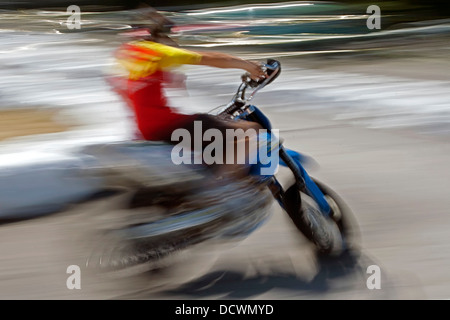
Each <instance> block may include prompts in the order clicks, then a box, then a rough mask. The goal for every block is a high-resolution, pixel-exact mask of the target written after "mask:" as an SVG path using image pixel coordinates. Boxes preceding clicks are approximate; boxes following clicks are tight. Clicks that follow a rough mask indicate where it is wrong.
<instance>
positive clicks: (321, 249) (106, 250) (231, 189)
mask: <svg viewBox="0 0 450 320" xmlns="http://www.w3.org/2000/svg"><path fill="white" fill-rule="evenodd" d="M264 68H265V70H266V74H267V75H268V76H267V77H266V78H265V79H263V80H261V81H255V80H252V79H251V78H250V77H249V75H248V74H245V75H243V76H242V77H241V80H242V82H241V84H240V86H239V88H238V89H237V92H236V94H235V95H234V96H233V98H232V99H231V101H230V102H229V103H228V104H227V105H225V106H224V107H221V108H220V109H219V110H218V111H217V110H216V112H215V114H216V115H218V116H221V117H226V118H228V119H229V120H233V119H241V120H246V121H254V122H257V123H259V124H260V125H261V126H262V127H263V128H264V129H265V130H266V132H267V135H266V136H267V137H268V138H267V140H268V142H270V148H269V149H270V150H268V149H266V150H265V151H267V152H268V155H269V156H272V157H273V156H276V157H277V160H278V163H279V165H281V166H283V167H285V168H288V169H289V170H290V172H291V174H292V176H293V179H292V183H290V184H288V185H287V186H283V184H282V183H281V182H280V181H279V179H278V177H277V174H276V170H272V171H271V172H270V173H267V170H266V172H265V173H264V174H262V172H264V170H263V169H264V168H265V169H267V162H264V161H262V159H261V157H258V161H257V162H256V163H255V164H253V165H252V166H251V170H250V175H251V178H250V179H251V183H252V186H253V189H250V190H249V189H248V188H247V189H245V190H246V191H245V192H244V193H243V192H242V190H244V189H242V188H240V187H239V183H236V184H230V185H224V186H222V187H221V189H220V194H221V196H220V197H219V198H218V197H217V190H216V191H215V190H210V189H209V188H204V187H202V185H203V183H204V181H207V180H208V179H211V176H210V173H209V171H208V170H206V169H205V168H204V167H203V166H192V165H175V164H173V162H172V161H171V159H170V154H171V152H172V150H173V146H172V145H168V144H165V143H159V142H149V141H131V142H124V143H113V144H110V143H109V144H104V145H91V146H88V147H85V148H84V149H83V150H82V153H83V154H84V156H87V157H90V158H91V160H92V161H93V163H95V165H92V166H90V168H89V170H86V169H84V171H83V172H84V174H88V175H89V176H91V177H92V176H97V177H101V178H102V179H103V180H104V181H105V185H106V186H108V187H109V188H116V189H121V190H124V191H125V193H126V194H127V196H126V197H124V198H122V200H123V199H125V200H123V201H122V207H121V208H119V209H120V210H118V209H117V208H115V212H116V213H117V214H116V216H115V218H112V217H111V212H109V216H108V218H107V219H103V220H102V223H101V226H102V229H103V232H102V233H101V234H102V237H101V239H102V240H98V241H96V248H94V249H93V250H92V254H91V256H90V257H89V258H88V259H87V266H89V267H93V268H96V269H100V270H102V271H115V270H122V269H126V268H128V267H133V266H137V265H143V264H145V265H147V266H150V265H155V266H157V265H158V264H159V262H160V261H162V260H164V259H165V258H167V257H170V256H171V255H172V254H174V253H176V252H181V251H183V250H185V249H188V248H192V247H194V246H196V245H197V244H200V243H204V242H213V241H218V240H219V241H225V240H230V239H242V238H245V237H247V236H248V235H249V234H251V233H252V232H253V231H254V230H256V229H257V228H258V227H259V226H261V225H262V224H263V223H264V222H266V221H267V220H268V218H269V216H270V212H271V211H272V210H271V205H272V204H273V203H274V201H273V200H274V199H275V200H276V202H277V203H278V204H279V205H280V206H281V208H282V209H283V211H284V212H286V213H287V214H288V216H289V217H290V219H291V220H292V222H293V223H294V225H295V226H296V228H297V229H298V230H299V231H300V232H301V234H303V235H304V236H305V237H306V238H307V239H308V240H309V241H310V243H312V244H313V245H314V247H315V248H316V250H317V252H318V253H319V254H321V255H326V256H333V257H340V256H342V255H343V254H344V253H346V252H349V251H350V250H353V249H355V243H354V239H353V235H354V234H355V232H354V231H355V226H356V224H355V221H354V219H353V215H352V213H351V210H350V209H349V207H348V206H347V205H346V204H345V202H344V201H343V200H342V199H341V198H340V197H339V196H338V195H337V194H336V193H335V192H334V191H333V190H332V189H331V188H329V187H328V186H327V185H325V184H324V183H322V182H320V181H318V180H317V179H315V178H313V177H311V176H309V174H308V173H307V171H306V170H305V168H304V163H305V162H306V161H307V160H308V157H306V156H304V155H302V154H300V153H298V152H296V151H293V150H289V149H287V148H285V147H284V145H283V143H282V141H281V140H280V139H279V138H278V137H276V136H275V135H274V134H273V132H272V131H273V128H272V126H271V123H270V121H269V119H268V118H267V117H266V116H265V115H264V113H263V112H262V111H261V110H260V109H259V108H258V107H256V106H255V105H253V104H251V100H252V99H253V98H254V96H255V95H256V93H257V92H258V91H259V90H261V89H263V88H264V87H265V86H267V85H268V84H270V83H271V82H273V81H274V80H275V79H276V78H277V77H278V76H279V75H280V72H281V64H280V62H279V61H276V60H273V59H269V60H267V63H266V64H265V65H264ZM248 89H253V92H252V93H251V94H250V95H248V94H247V93H246V91H247V90H248ZM264 148H267V145H265V146H264ZM263 162H264V163H263Z"/></svg>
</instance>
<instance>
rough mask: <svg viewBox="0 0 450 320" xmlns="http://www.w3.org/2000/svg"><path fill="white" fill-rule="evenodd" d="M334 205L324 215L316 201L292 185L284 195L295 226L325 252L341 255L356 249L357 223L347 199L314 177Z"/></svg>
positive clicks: (319, 249) (326, 253)
mask: <svg viewBox="0 0 450 320" xmlns="http://www.w3.org/2000/svg"><path fill="white" fill-rule="evenodd" d="M314 182H315V183H316V184H317V186H318V187H319V188H320V189H321V191H322V192H323V193H324V195H325V197H326V199H327V201H328V204H329V205H330V207H331V210H332V212H331V215H330V217H326V216H324V215H323V214H322V213H321V211H320V210H319V208H318V206H317V204H316V203H315V201H314V200H313V199H312V198H311V197H309V196H307V195H305V194H303V193H300V192H299V190H298V189H297V186H295V185H294V186H291V187H290V188H289V189H288V190H287V191H286V192H285V194H284V197H283V203H284V206H285V209H286V211H287V213H288V214H289V216H290V217H291V219H292V221H293V222H294V224H295V226H296V227H297V229H298V230H300V231H301V232H302V234H303V235H304V236H305V237H306V238H307V239H308V240H309V241H310V242H312V243H313V244H314V245H315V247H316V248H317V250H318V251H319V252H320V253H322V254H325V255H330V256H341V255H342V254H343V253H345V252H348V251H349V250H350V249H354V247H355V246H354V244H355V242H356V240H355V238H356V230H357V225H356V223H355V221H354V218H353V214H352V212H351V210H350V209H349V207H348V206H347V205H346V204H345V203H344V201H343V200H342V199H341V198H340V197H339V196H338V195H337V194H336V193H335V192H334V191H333V190H331V189H330V188H329V187H327V186H326V185H325V184H323V183H321V182H319V181H317V180H315V179H314Z"/></svg>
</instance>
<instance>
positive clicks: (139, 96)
mask: <svg viewBox="0 0 450 320" xmlns="http://www.w3.org/2000/svg"><path fill="white" fill-rule="evenodd" d="M116 59H117V61H118V63H119V64H120V65H121V66H122V69H123V71H124V72H125V73H124V76H125V78H126V81H125V82H124V84H122V85H120V86H118V85H117V82H116V84H115V87H116V90H117V91H118V92H119V93H120V94H121V95H123V96H124V98H125V99H126V101H127V102H128V103H129V104H130V107H131V108H132V110H133V111H134V114H135V120H136V123H137V126H138V129H139V131H140V133H141V134H142V136H143V138H145V139H146V140H167V139H168V138H170V134H171V133H172V131H173V130H175V129H177V128H179V127H180V126H182V125H183V124H185V123H186V122H188V121H193V119H194V118H195V116H191V115H184V114H181V113H178V112H176V110H174V109H172V108H170V107H169V106H168V105H167V100H166V98H165V96H164V92H163V83H164V79H165V76H164V75H165V74H166V73H167V72H168V71H169V70H170V69H171V68H173V67H176V66H179V65H183V64H199V63H200V61H201V59H202V56H201V54H199V53H196V52H192V51H188V50H184V49H181V48H175V47H171V46H167V45H164V44H160V43H156V42H152V41H142V40H141V41H134V42H130V43H127V44H124V45H122V46H121V47H120V48H119V49H118V50H117V52H116Z"/></svg>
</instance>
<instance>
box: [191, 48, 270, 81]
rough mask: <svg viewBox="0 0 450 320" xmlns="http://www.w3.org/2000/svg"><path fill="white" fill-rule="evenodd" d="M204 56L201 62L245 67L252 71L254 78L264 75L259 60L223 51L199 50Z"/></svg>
mask: <svg viewBox="0 0 450 320" xmlns="http://www.w3.org/2000/svg"><path fill="white" fill-rule="evenodd" d="M198 53H199V54H200V55H201V56H202V57H201V59H200V62H199V64H200V65H205V66H210V67H216V68H232V69H243V70H246V71H248V72H249V73H250V75H251V77H252V78H254V79H258V78H262V77H264V72H263V70H262V69H261V66H260V65H259V64H258V63H257V62H253V61H250V60H244V59H241V58H238V57H235V56H232V55H229V54H226V53H222V52H198Z"/></svg>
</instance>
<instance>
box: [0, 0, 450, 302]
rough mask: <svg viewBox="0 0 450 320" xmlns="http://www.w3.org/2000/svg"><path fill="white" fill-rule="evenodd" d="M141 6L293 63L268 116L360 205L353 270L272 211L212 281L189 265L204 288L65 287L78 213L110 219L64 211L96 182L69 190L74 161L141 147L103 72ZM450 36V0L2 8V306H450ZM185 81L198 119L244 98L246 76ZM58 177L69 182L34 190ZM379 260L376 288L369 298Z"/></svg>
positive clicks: (201, 74) (139, 282)
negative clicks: (208, 302)
mask: <svg viewBox="0 0 450 320" xmlns="http://www.w3.org/2000/svg"><path fill="white" fill-rule="evenodd" d="M142 3H146V4H148V5H151V6H153V7H154V8H156V9H157V10H158V11H160V12H161V13H162V14H164V15H166V16H168V17H169V18H170V19H172V20H173V21H174V22H175V24H176V26H175V27H174V28H173V29H172V31H173V37H174V39H176V40H177V41H178V42H179V44H180V45H181V46H182V47H185V48H191V49H196V50H216V51H224V52H230V53H233V54H235V55H238V56H240V57H242V58H250V59H257V60H261V61H264V60H265V59H267V58H275V59H278V60H280V61H281V63H282V70H283V71H282V74H281V76H280V77H279V78H278V79H277V81H275V82H274V83H273V84H271V85H270V86H269V87H267V88H265V89H264V90H263V91H262V92H261V93H260V94H259V95H258V97H257V98H256V99H255V104H256V105H258V106H260V107H262V108H263V110H264V111H265V112H267V113H268V114H269V116H270V117H271V119H272V121H273V123H274V127H275V128H279V129H280V134H281V135H282V136H283V138H284V139H285V143H286V145H288V147H291V148H293V149H296V150H299V151H302V152H304V153H306V154H309V155H311V156H313V157H314V158H315V159H316V160H317V161H318V163H319V164H320V168H319V169H318V170H317V171H313V172H312V174H313V175H314V176H317V177H319V178H320V179H321V180H323V181H326V182H327V183H329V184H330V185H331V186H332V187H333V188H334V189H336V190H337V191H338V192H339V194H340V195H341V196H342V197H343V198H344V199H346V201H347V202H348V204H349V206H350V207H351V208H352V209H353V211H354V214H355V216H356V218H357V220H358V222H359V224H360V229H361V235H362V240H361V241H362V243H361V246H362V254H361V258H360V259H359V260H358V263H357V265H356V266H351V267H348V266H346V265H345V264H335V263H325V264H324V265H323V264H321V263H320V262H317V261H316V260H315V258H314V257H313V255H312V254H311V252H310V251H309V250H307V249H306V247H305V246H304V241H303V240H302V239H300V238H299V236H298V235H297V234H296V233H295V231H294V229H293V227H292V226H291V225H290V222H289V221H288V220H287V219H285V217H284V216H283V214H282V212H281V211H280V210H279V209H274V215H273V218H272V219H271V221H270V222H269V223H268V224H266V225H265V226H264V227H263V228H262V229H260V230H258V232H257V233H255V234H253V235H251V236H250V237H249V238H248V239H247V240H245V241H243V242H242V243H240V244H239V245H237V246H235V247H233V248H231V249H229V250H227V251H223V252H220V254H219V258H217V261H216V260H215V263H214V265H213V266H212V267H211V268H210V269H208V268H207V267H206V266H208V263H210V261H211V259H209V258H206V260H207V261H208V262H205V261H203V260H201V259H199V260H198V261H197V262H196V263H194V266H193V267H192V269H201V268H200V266H204V269H206V270H204V273H200V274H197V276H198V277H202V276H203V278H200V280H198V279H197V280H195V279H194V280H190V282H188V284H185V285H183V286H175V285H174V284H173V283H174V282H175V281H173V282H172V280H174V279H177V280H178V281H177V283H179V282H183V280H187V279H186V278H184V276H183V274H181V275H180V273H176V274H175V273H174V274H171V273H167V274H165V273H164V272H163V273H162V274H160V275H159V278H160V279H166V283H169V284H172V285H166V286H164V285H163V286H161V287H159V290H157V291H155V290H154V289H149V288H150V287H152V286H150V284H149V283H150V282H151V281H152V280H150V279H147V278H146V277H145V276H139V277H138V278H133V281H130V279H127V280H126V281H124V280H123V279H115V280H114V281H109V280H108V281H106V280H104V279H99V278H97V277H95V276H92V275H90V276H86V277H87V280H84V282H83V284H84V285H83V287H82V290H78V291H71V290H68V289H67V288H66V285H65V284H66V282H65V280H66V277H67V274H66V273H65V271H66V267H67V266H68V265H70V264H79V263H81V261H82V260H83V257H84V256H83V255H84V253H85V252H84V251H83V250H84V249H83V248H84V247H83V236H82V232H81V231H82V230H83V227H82V225H83V224H82V221H80V220H82V218H80V216H83V215H89V214H91V213H95V210H101V209H99V208H97V207H96V208H93V207H89V205H86V206H85V207H83V208H82V209H79V208H73V209H72V208H71V207H70V206H69V207H67V204H68V203H71V202H72V201H75V200H77V199H79V197H80V196H83V195H84V193H85V192H86V188H87V186H85V185H82V184H81V185H67V184H64V183H63V184H61V183H60V180H58V181H57V179H58V177H60V176H59V175H58V174H60V173H61V172H63V171H64V168H65V166H73V162H71V161H75V160H73V159H70V158H68V157H67V156H64V155H62V154H64V150H66V149H67V148H70V147H73V146H78V145H84V144H88V143H95V142H107V141H117V140H125V139H128V138H129V137H130V136H131V135H132V132H133V128H132V126H131V124H130V119H129V113H128V112H127V110H126V107H125V105H124V102H123V101H121V99H120V98H119V97H118V96H117V95H116V94H115V93H114V92H113V91H112V90H111V88H110V87H109V85H108V83H107V82H106V81H105V76H106V75H108V74H109V73H110V72H112V69H113V56H112V54H113V52H114V50H115V49H116V48H117V47H118V46H119V45H120V44H121V43H123V42H124V41H128V40H129V38H127V37H125V36H124V35H123V33H124V32H126V31H129V30H130V29H131V28H136V27H139V26H145V24H147V23H148V21H146V20H145V18H143V15H142V9H141V7H142ZM69 5H78V6H79V7H80V9H81V26H80V29H69V28H68V22H67V19H68V18H69V16H70V14H69V13H67V11H66V9H67V7H68V6H69ZM370 5H377V6H378V7H379V8H380V10H381V28H380V29H369V28H368V24H367V23H368V19H370V16H371V14H372V13H371V12H369V13H368V12H367V8H368V7H369V6H370ZM449 40H450V9H449V5H448V4H447V2H446V1H444V0H434V1H425V0H408V1H407V0H404V1H400V0H398V1H340V2H332V1H290V2H283V1H277V2H273V1H271V2H269V1H246V2H237V1H228V2H227V1H221V2H215V1H210V2H201V3H195V2H192V1H176V0H172V1H164V2H162V1H144V2H141V1H139V2H138V1H119V0H117V1H116V0H111V1H107V0H104V1H95V4H94V2H93V1H85V0H77V1H59V0H53V1H50V0H49V1H21V0H17V1H0V222H2V223H3V224H2V225H0V239H1V243H2V245H1V246H0V298H2V299H8V298H13V299H21V298H26V299H27V298H31V299H36V298H37V299H39V298H50V299H53V298H67V299H72V298H100V299H104V298H150V299H155V298H163V299H170V298H186V297H188V298H199V299H205V298H206V299H208V298H229V297H233V298H243V299H256V298H268V299H278V298H281V299H299V298H300V299H329V298H331V299H334V298H344V299H374V298H375V299H376V298H386V299H398V298H400V299H404V298H412V299H418V298H419V299H422V298H428V299H430V298H431V299H436V298H437V299H441V298H449V297H450V275H449V273H448V270H447V269H448V268H447V266H448V265H449V263H450V247H449V232H448V228H450V216H449V209H448V208H449V206H450V200H449V198H448V195H447V194H448V190H450V182H449V181H450V170H449V163H450V148H449V144H448V141H449V136H450V102H449V101H450V59H449V58H450V41H449ZM181 71H182V72H184V73H185V74H186V75H187V80H186V87H185V88H170V89H168V90H167V91H168V95H169V97H170V101H171V104H172V105H174V106H176V107H179V108H180V109H182V110H184V111H185V112H194V111H196V112H198V111H205V112H206V111H208V110H210V109H212V108H214V107H216V106H218V105H221V104H224V103H226V102H228V101H229V99H230V98H231V95H232V94H233V93H234V91H235V89H236V88H237V85H238V84H239V76H240V71H239V70H218V69H217V70H216V69H211V68H207V67H198V66H189V67H187V66H185V67H183V68H181ZM49 166H50V167H54V168H57V169H58V170H57V173H52V174H48V172H47V171H42V172H39V175H37V176H35V177H39V178H38V179H30V178H28V177H29V175H27V174H28V173H29V172H30V171H33V170H34V171H33V172H36V171H39V170H41V169H39V168H48V167H49ZM24 172H25V173H24ZM55 199H59V200H55ZM49 203H51V205H49ZM33 208H36V209H33ZM63 209H64V210H63ZM55 212H56V213H57V214H52V215H47V213H55ZM32 217H33V218H35V219H30V220H28V218H32ZM22 218H24V219H26V220H24V221H22V220H21V219H22ZM372 264H377V265H379V266H380V267H381V270H382V281H383V282H382V289H381V290H368V289H367V288H366V278H367V276H368V275H367V274H366V268H367V266H369V265H372ZM152 288H153V287H152Z"/></svg>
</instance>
